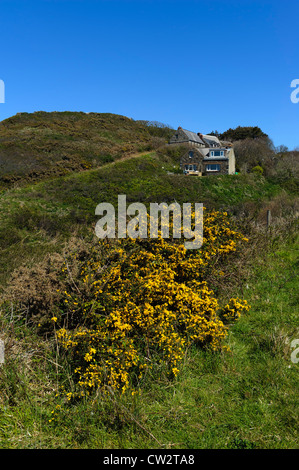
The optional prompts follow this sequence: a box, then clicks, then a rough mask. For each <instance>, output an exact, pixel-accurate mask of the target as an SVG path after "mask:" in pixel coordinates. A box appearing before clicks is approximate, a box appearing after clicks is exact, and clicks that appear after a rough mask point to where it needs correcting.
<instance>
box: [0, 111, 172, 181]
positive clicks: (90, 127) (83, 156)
mask: <svg viewBox="0 0 299 470" xmlns="http://www.w3.org/2000/svg"><path fill="white" fill-rule="evenodd" d="M151 131H153V126H148V125H147V124H146V122H145V121H144V122H138V121H133V120H132V119H130V118H127V117H125V116H120V115H116V114H109V113H103V114H99V113H89V114H86V113H83V112H51V113H47V112H36V113H32V114H29V113H19V114H17V115H15V116H13V117H11V118H9V119H6V120H4V121H2V122H1V123H0V187H1V186H2V187H8V186H11V185H13V184H14V183H18V184H24V183H26V182H27V183H28V182H30V181H36V180H41V179H46V178H49V177H55V176H61V175H65V174H67V173H70V172H74V171H81V170H85V169H87V168H92V167H98V166H101V165H102V164H103V163H106V162H109V161H113V160H114V159H118V158H120V157H122V156H124V155H128V154H130V153H134V152H138V151H142V150H148V149H151V148H152V145H153V132H151ZM164 133H165V129H164ZM166 133H167V131H166Z"/></svg>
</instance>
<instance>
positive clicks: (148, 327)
mask: <svg viewBox="0 0 299 470" xmlns="http://www.w3.org/2000/svg"><path fill="white" fill-rule="evenodd" d="M243 240H244V237H243V236H242V235H241V234H240V233H238V232H237V231H235V230H233V229H232V228H231V227H230V222H229V219H228V217H227V214H226V213H221V212H216V211H212V212H210V213H207V214H205V217H204V234H203V246H202V248H201V249H198V250H186V249H185V247H184V244H183V243H182V240H173V239H167V240H166V239H163V238H161V236H159V238H157V239H128V238H127V239H122V240H117V239H116V240H112V241H111V240H102V241H100V242H99V244H98V245H97V246H96V247H95V248H94V249H93V250H92V251H91V252H90V253H89V254H88V256H85V257H83V259H81V260H78V259H76V263H77V266H78V264H79V267H78V268H77V271H78V273H77V276H76V278H75V279H72V282H70V283H69V289H67V290H66V291H65V292H63V293H62V295H63V297H62V305H61V309H60V318H59V319H57V317H56V316H55V328H56V334H57V338H58V340H59V342H60V344H61V345H62V346H63V347H64V348H65V349H66V350H67V351H68V352H69V354H71V357H72V361H71V362H72V364H74V373H75V375H76V377H77V383H78V386H79V387H80V388H81V393H82V390H83V391H84V392H87V393H89V391H91V390H93V389H97V388H100V389H101V390H105V389H106V388H107V387H111V388H113V389H115V390H119V391H121V392H124V391H125V390H127V389H128V388H129V389H131V391H132V393H135V391H136V390H137V389H138V387H139V385H140V382H141V380H142V378H143V377H144V375H145V373H146V371H148V370H150V369H153V368H157V367H159V366H162V365H163V366H164V367H166V369H167V371H168V373H169V374H170V375H172V376H176V375H177V374H178V373H179V370H180V364H181V361H182V358H183V356H184V354H185V351H186V348H188V347H190V346H191V345H192V344H196V345H198V346H200V347H204V348H210V349H211V350H213V351H217V350H220V349H221V348H222V346H223V340H224V339H225V337H226V335H227V330H228V326H227V323H228V321H231V320H235V319H237V318H238V317H239V315H240V313H241V312H242V311H243V310H247V309H248V308H249V307H248V305H247V303H246V301H242V300H240V299H231V300H230V301H229V302H228V304H227V305H226V306H225V307H224V308H220V306H219V303H218V300H217V299H216V298H215V295H214V293H213V291H212V290H211V289H210V288H209V286H208V284H207V282H206V280H205V279H206V276H207V274H208V273H211V272H214V273H215V275H216V274H218V275H219V276H221V275H223V272H222V271H219V265H220V261H221V260H222V261H223V260H224V259H225V257H226V256H228V254H230V253H232V252H234V251H235V250H236V249H237V246H238V244H239V243H240V242H242V241H243ZM74 257H76V255H74ZM73 261H74V260H73ZM67 263H68V266H67V268H68V269H66V266H65V267H64V268H63V275H68V272H69V270H70V268H71V267H72V260H71V259H70V260H68V262H67ZM53 321H54V318H53Z"/></svg>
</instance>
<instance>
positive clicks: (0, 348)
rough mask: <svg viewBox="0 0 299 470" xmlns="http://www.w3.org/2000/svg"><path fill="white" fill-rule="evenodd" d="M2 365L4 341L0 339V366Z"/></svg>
mask: <svg viewBox="0 0 299 470" xmlns="http://www.w3.org/2000/svg"><path fill="white" fill-rule="evenodd" d="M1 364H4V341H2V339H0V366H1Z"/></svg>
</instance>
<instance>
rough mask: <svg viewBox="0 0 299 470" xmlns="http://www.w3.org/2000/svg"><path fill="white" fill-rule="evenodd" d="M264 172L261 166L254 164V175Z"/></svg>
mask: <svg viewBox="0 0 299 470" xmlns="http://www.w3.org/2000/svg"><path fill="white" fill-rule="evenodd" d="M263 172H264V170H263V168H262V167H261V166H259V165H256V166H255V167H253V168H252V173H255V174H256V175H262V174H263Z"/></svg>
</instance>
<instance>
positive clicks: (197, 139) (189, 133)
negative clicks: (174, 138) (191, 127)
mask: <svg viewBox="0 0 299 470" xmlns="http://www.w3.org/2000/svg"><path fill="white" fill-rule="evenodd" d="M182 131H183V132H184V134H186V136H187V137H188V139H189V140H191V141H192V142H197V143H199V144H205V142H204V141H203V140H202V139H201V138H200V137H199V135H198V134H196V132H192V131H187V130H186V129H182Z"/></svg>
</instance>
